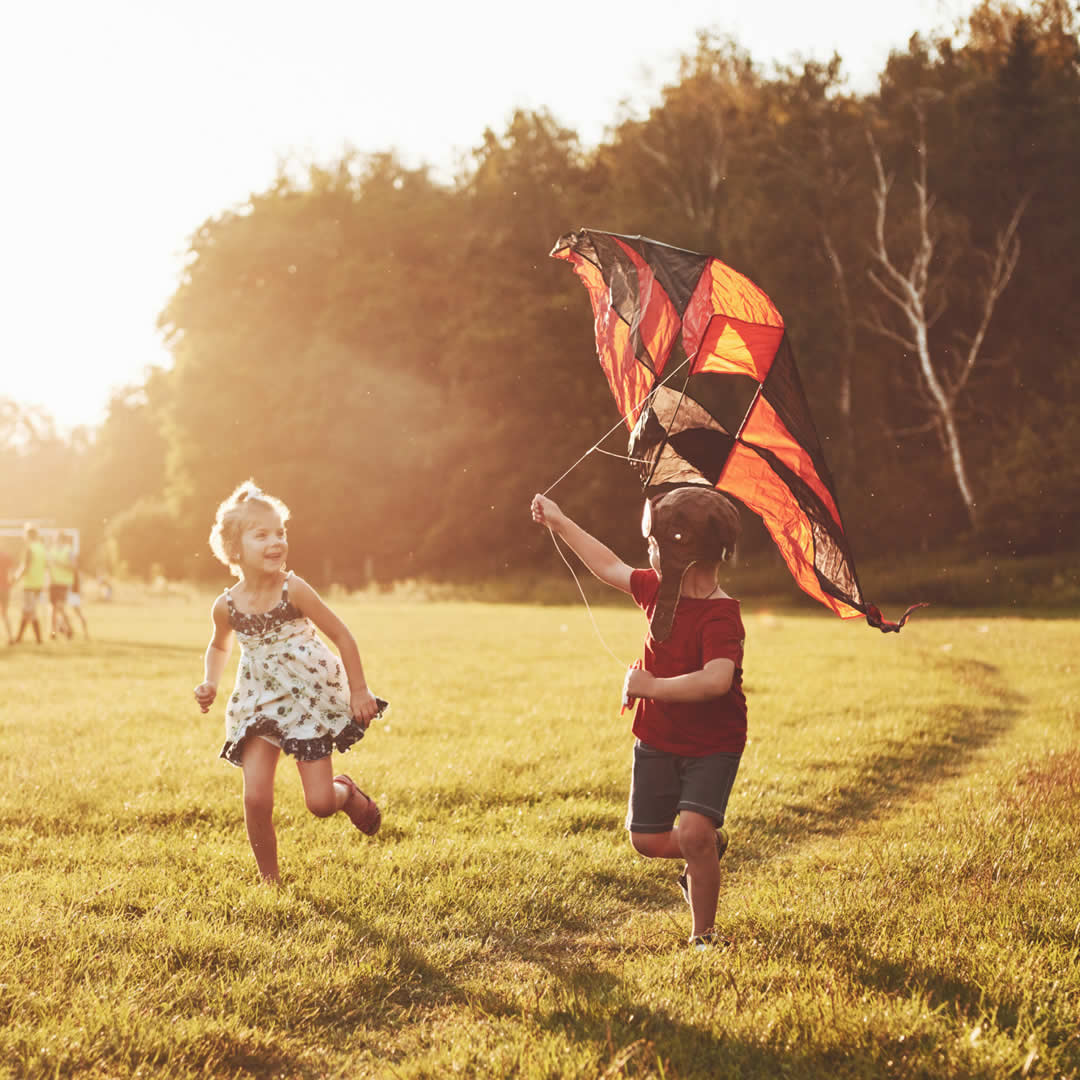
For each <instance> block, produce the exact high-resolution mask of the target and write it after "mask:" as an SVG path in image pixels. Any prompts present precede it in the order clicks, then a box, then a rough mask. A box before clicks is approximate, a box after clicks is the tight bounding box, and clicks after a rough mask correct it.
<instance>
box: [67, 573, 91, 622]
mask: <svg viewBox="0 0 1080 1080" xmlns="http://www.w3.org/2000/svg"><path fill="white" fill-rule="evenodd" d="M68 607H69V608H71V613H72V615H74V616H75V617H76V618H77V619H78V620H79V622H80V623H81V624H82V632H83V637H84V638H87V639H89V637H90V628H89V627H88V626H87V625H86V616H85V615H84V614H83V608H82V575H81V574H80V573H79V560H78V557H76V559H75V565H74V567H73V572H72V576H71V589H70V591H69V592H68Z"/></svg>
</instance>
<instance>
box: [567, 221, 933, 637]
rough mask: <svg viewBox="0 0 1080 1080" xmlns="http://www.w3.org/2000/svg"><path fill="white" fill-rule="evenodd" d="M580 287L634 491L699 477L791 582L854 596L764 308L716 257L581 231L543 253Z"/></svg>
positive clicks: (841, 603) (869, 615) (758, 295)
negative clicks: (780, 562)
mask: <svg viewBox="0 0 1080 1080" xmlns="http://www.w3.org/2000/svg"><path fill="white" fill-rule="evenodd" d="M551 255H552V257H553V258H556V259H565V260H567V262H569V263H571V264H572V265H573V267H574V270H575V271H576V272H577V274H578V276H579V277H580V278H581V280H582V282H584V284H585V287H586V288H587V289H588V290H589V297H590V299H591V300H592V307H593V314H594V315H595V317H596V348H597V353H598V354H599V358H600V364H601V366H602V367H603V369H604V373H605V374H606V375H607V379H608V383H609V384H610V385H611V392H612V393H613V394H614V395H615V401H616V404H617V405H618V407H619V412H620V414H621V415H622V417H623V419H624V420H625V421H626V425H627V427H628V428H630V432H631V434H630V450H629V456H630V458H631V460H632V461H635V462H636V463H637V465H638V468H639V469H640V471H641V475H642V483H643V485H644V488H645V493H646V495H654V494H657V493H659V492H662V491H666V490H669V489H671V488H673V487H678V486H682V485H685V484H709V485H712V486H714V487H716V488H717V489H718V490H720V491H723V492H726V493H727V494H729V495H733V496H735V498H737V499H738V500H739V501H740V502H741V503H742V504H743V505H744V506H746V507H747V508H748V509H750V510H752V511H753V512H754V513H756V514H757V515H758V516H759V517H760V518H761V519H762V521H763V522H764V523H765V527H766V528H767V529H768V530H769V534H770V535H771V536H772V538H773V540H774V541H775V543H776V546H777V547H778V548H779V549H780V553H781V555H782V556H783V558H784V561H785V562H786V563H787V565H788V568H789V569H790V570H791V573H792V575H793V576H794V578H795V580H796V582H798V584H799V586H800V587H801V588H802V589H803V590H804V591H805V592H807V593H808V594H809V595H810V596H812V597H814V599H815V600H819V601H820V602H821V603H822V604H824V605H825V606H826V607H827V608H830V609H831V610H832V611H834V612H836V614H837V615H839V616H841V617H842V618H855V617H858V616H860V615H863V616H865V617H866V621H867V622H868V623H869V624H870V625H871V626H875V627H877V628H878V629H879V630H882V631H898V630H899V629H900V627H902V626H903V625H904V623H905V622H906V621H907V618H908V616H909V615H910V614H911V612H912V611H913V610H915V608H917V607H922V606H923V605H922V604H915V605H913V606H912V607H910V608H908V610H907V611H905V612H904V614H903V616H902V617H901V619H900V621H899V622H895V623H894V622H889V621H887V620H886V619H884V618H883V617H882V615H881V612H880V611H879V610H878V608H877V607H875V606H874V605H873V604H869V603H867V602H866V601H864V600H863V598H862V591H861V589H860V588H859V580H858V578H857V577H856V574H855V562H854V560H853V558H852V555H851V549H850V548H849V546H848V542H847V537H846V536H845V534H844V526H843V523H842V522H841V520H840V511H839V510H838V509H837V505H836V497H835V495H834V494H833V485H832V479H831V477H830V475H829V470H828V468H827V467H826V465H825V459H824V456H823V455H822V452H821V444H820V442H819V440H818V435H817V431H816V430H815V428H814V423H813V420H812V419H811V417H810V410H809V407H808V406H807V402H806V397H805V395H804V393H803V389H802V383H801V382H800V380H799V373H798V371H797V370H796V367H795V359H794V357H793V355H792V352H791V346H790V345H789V344H788V340H787V334H786V332H785V330H784V320H783V319H782V318H781V316H780V312H779V311H777V310H776V306H775V305H774V304H773V302H772V301H771V300H770V299H769V297H768V296H766V295H765V293H764V292H763V291H762V290H761V289H759V288H758V287H757V285H755V284H754V283H753V282H752V281H750V279H749V278H746V277H744V276H743V275H742V274H739V273H737V272H736V271H734V270H732V269H731V267H730V266H727V265H725V264H724V263H723V262H721V261H720V260H719V259H716V258H712V257H710V256H708V255H700V254H698V253H696V252H693V251H683V250H682V249H680V248H675V247H670V246H669V245H667V244H661V243H657V242H656V241H655V240H648V239H646V238H645V237H643V236H618V235H616V234H614V233H605V232H597V231H595V230H593V229H581V230H580V231H578V232H572V233H568V234H567V235H565V236H563V237H561V238H560V239H559V240H558V242H557V243H556V244H555V247H554V248H553V249H552V251H551Z"/></svg>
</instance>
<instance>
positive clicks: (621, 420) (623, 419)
mask: <svg viewBox="0 0 1080 1080" xmlns="http://www.w3.org/2000/svg"><path fill="white" fill-rule="evenodd" d="M695 356H697V351H696V350H695V351H694V352H693V353H691V355H690V356H688V357H687V358H686V359H685V360H684V361H683V362H682V363H681V364H679V365H678V367H676V368H674V369H673V370H672V371H669V372H668V373H667V375H665V376H664V377H663V378H662V379H661V380H660V381H659V382H658V383H657V384H656V385H655V386H654V387H652V388H651V389H650V390H649V392H648V393H647V394H646V395H645V396H644V397H643V398H642V399H641V400H640V401H638V402H637V404H636V405H632V406H631V407H630V410H629V411H628V412H626V413H624V414H623V415H622V416H620V417H619V419H618V420H617V421H616V422H615V424H614V425H613V426H612V427H610V428H608V430H607V431H605V432H604V434H603V435H601V436H600V438H599V439H597V440H596V442H594V443H593V444H592V446H590V447H589V449H588V450H586V451H585V453H584V454H582V455H581V457H579V458H578V459H577V461H575V462H574V464H573V465H571V466H570V468H569V469H567V470H566V472H564V473H563V474H562V476H560V477H559V478H558V480H556V481H555V482H554V483H552V484H549V485H548V488H547V490H546V491H543V492H541V494H542V495H546V494H547V493H548V492H549V491H551V490H552V488H554V487H556V486H557V485H558V484H560V483H561V482H562V481H563V480H565V479H566V478H567V477H568V476H569V475H570V474H571V473H572V472H573V471H574V470H575V469H576V468H577V467H578V466H579V465H580V464H581V463H582V462H583V461H584V460H585V459H586V458H587V457H588V456H589V455H590V454H591V453H593V451H595V450H598V449H599V447H600V444H601V443H602V442H603V441H604V440H605V439H606V438H607V437H608V436H609V435H610V434H611V433H612V432H613V431H615V430H616V429H617V428H618V427H619V425H620V424H625V423H626V418H627V417H628V416H630V415H631V413H635V412H637V410H638V409H640V408H641V406H642V405H644V404H645V402H646V401H648V400H649V398H650V397H651V396H652V395H653V394H655V393H656V391H657V390H659V389H660V387H661V386H663V385H664V384H665V383H666V382H667V381H668V380H669V379H671V378H674V377H675V376H676V375H678V373H679V372H680V371H682V369H683V368H684V367H686V365H687V364H689V363H690V361H691V360H693V359H694V357H695ZM683 393H684V394H685V393H686V388H685V387H683ZM600 452H601V453H602V454H609V455H610V456H611V457H623V458H625V460H627V461H634V460H636V459H634V458H627V457H625V455H623V454H612V453H611V452H610V451H609V450H601V451H600ZM559 554H562V552H560V553H559ZM563 561H564V562H565V561H566V560H565V559H564V560H563ZM567 565H569V564H567Z"/></svg>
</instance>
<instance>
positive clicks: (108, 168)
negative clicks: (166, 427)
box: [0, 0, 972, 428]
mask: <svg viewBox="0 0 1080 1080" xmlns="http://www.w3.org/2000/svg"><path fill="white" fill-rule="evenodd" d="M971 7H972V4H970V3H964V4H961V3H958V2H956V0H915V2H912V3H909V4H906V5H896V4H884V3H871V4H867V3H865V2H859V0H828V2H825V3H819V4H817V5H813V6H808V5H793V4H789V3H786V2H777V0H762V2H759V3H757V4H754V5H751V6H747V5H744V4H735V3H731V2H717V0H713V2H706V0H672V2H670V3H669V4H668V5H666V6H665V7H663V8H661V7H659V6H658V5H655V4H654V3H644V2H641V0H628V2H625V3H622V4H620V5H617V6H616V5H605V6H601V5H584V4H580V3H570V2H566V0H554V2H551V3H547V4H545V5H542V6H541V7H540V8H538V9H536V10H538V11H539V12H540V13H541V17H540V19H539V20H536V19H534V17H533V16H531V15H530V16H526V15H525V14H523V11H524V9H519V8H517V7H516V6H515V5H507V4H502V3H494V2H490V0H468V2H466V3H463V4H459V5H457V6H454V7H449V6H444V5H437V6H436V5H428V4H423V3H398V4H393V5H379V6H378V7H374V6H372V5H368V4H365V3H345V2H333V0H315V2H312V3H308V4H306V5H303V6H300V5H294V4H284V3H259V4H256V3H253V2H251V0H237V2H225V3H213V4H211V3H205V2H194V3H185V4H183V5H181V4H156V3H155V4H145V3H134V2H121V0H104V2H102V3H98V4H94V5H83V4H76V3H74V2H69V3H60V4H52V5H23V6H21V7H20V8H18V9H15V10H14V11H13V12H9V13H8V15H7V22H8V25H7V28H6V29H7V34H6V39H7V44H8V49H7V50H6V53H7V55H6V56H5V58H4V64H3V65H2V70H0V88H2V90H3V95H4V99H5V102H6V108H5V131H6V134H7V138H6V140H5V149H6V151H7V155H6V156H7V163H8V164H7V170H6V175H5V178H4V195H5V198H4V200H3V235H4V240H5V245H6V249H7V258H6V259H5V260H4V271H3V292H4V296H5V305H4V307H5V316H4V319H3V320H2V321H0V355H2V356H3V379H2V381H0V396H4V397H8V398H13V399H15V400H16V401H18V402H20V403H21V404H24V405H30V406H40V407H42V408H44V409H45V410H46V411H47V412H49V413H50V414H51V415H52V416H53V417H54V418H55V420H56V421H57V423H58V424H59V425H60V427H61V428H68V427H71V426H74V425H78V424H88V425H94V424H97V423H99V422H100V421H101V419H102V418H103V416H104V412H105V408H106V405H107V401H108V397H109V394H110V392H111V391H112V390H113V389H115V388H118V387H121V386H124V385H128V384H137V383H139V382H141V381H142V377H143V372H144V371H145V369H146V367H147V366H148V365H151V364H165V363H167V362H168V355H167V353H166V352H165V351H164V349H163V348H162V346H161V343H160V340H159V338H158V336H157V334H156V331H155V320H156V317H157V314H158V312H159V311H160V310H161V308H162V307H163V306H164V304H165V303H166V301H167V299H168V297H169V296H170V294H171V293H172V292H173V290H174V289H175V287H176V284H177V281H178V275H179V272H180V269H181V266H182V263H183V254H184V251H185V249H186V246H187V240H188V237H189V235H190V234H191V233H192V232H193V231H194V229H195V228H197V227H198V225H199V224H200V223H201V222H202V221H203V220H205V219H206V218H207V217H210V216H214V215H217V214H219V213H221V212H222V211H224V210H226V209H228V208H230V207H234V206H236V205H238V204H241V203H243V202H244V201H245V199H246V198H247V196H248V195H249V193H251V192H252V191H259V190H262V189H264V188H266V187H267V186H268V185H269V184H270V183H271V182H272V180H273V178H274V175H275V172H276V171H277V169H278V167H279V165H280V163H281V162H282V161H283V160H286V159H289V158H295V159H298V160H300V161H308V160H315V161H321V162H325V161H331V160H333V159H334V158H335V157H336V156H338V155H340V154H341V153H342V151H344V150H345V149H346V148H349V147H352V148H355V149H357V150H359V151H362V152H369V151H378V150H387V149H391V148H394V149H397V150H398V151H399V152H400V153H401V154H402V156H403V157H404V158H405V160H406V161H407V162H409V163H410V164H420V163H429V164H431V165H432V166H433V167H434V168H435V169H436V170H437V172H438V173H439V175H445V176H446V177H447V178H450V177H452V176H453V175H454V174H455V172H456V170H457V169H458V168H459V167H460V165H461V164H462V162H463V161H464V159H465V157H466V155H467V154H468V151H469V150H470V148H471V147H473V146H475V145H477V144H478V143H479V141H480V139H481V137H482V135H483V132H484V129H485V128H487V127H490V128H492V129H493V130H495V131H496V132H497V133H498V132H501V131H502V130H503V129H504V127H505V125H506V123H507V121H508V120H509V117H510V115H511V112H512V110H513V109H514V108H515V107H524V108H541V107H547V108H550V110H551V111H552V113H553V114H554V116H555V117H556V119H557V120H559V121H560V122H561V123H563V124H564V125H566V126H567V127H570V128H572V129H574V130H575V131H577V132H578V134H579V135H580V136H581V138H582V141H583V143H584V144H585V145H586V146H590V145H595V144H596V143H597V142H598V141H600V140H602V139H603V137H604V135H605V131H606V129H607V128H608V127H609V126H610V125H612V124H613V123H614V122H616V120H617V119H618V117H619V115H620V110H621V109H624V108H627V107H629V108H635V109H637V110H641V109H644V108H647V107H648V106H649V104H650V103H651V102H652V101H653V100H654V99H655V97H656V93H657V91H658V88H659V87H660V86H662V85H663V84H664V83H665V82H667V81H669V80H670V79H671V78H672V77H673V76H674V73H675V68H676V64H677V60H678V57H679V55H680V54H681V53H685V52H689V51H692V49H693V48H694V44H695V34H696V32H697V31H698V30H700V29H703V28H711V29H715V30H717V31H719V32H721V33H727V34H730V35H731V36H733V37H734V38H735V39H736V40H737V41H738V42H739V43H740V44H741V45H742V46H743V47H744V48H746V49H747V50H749V52H750V53H751V55H752V56H753V57H754V59H755V61H757V62H758V63H759V64H761V65H763V66H768V65H770V64H772V63H774V62H791V61H794V60H796V59H797V58H798V57H805V58H816V59H827V58H828V57H829V56H830V55H831V53H832V52H833V50H836V51H837V52H839V53H840V55H841V56H842V58H843V60H844V68H845V71H846V72H847V73H848V76H849V80H850V85H851V86H852V87H853V88H854V89H856V90H860V91H866V90H870V89H872V88H873V85H874V82H875V79H876V76H877V74H878V73H879V72H880V70H881V68H882V66H883V65H884V62H885V60H886V57H887V55H888V52H889V50H890V49H891V48H903V47H904V46H905V45H906V42H907V40H908V38H909V37H910V35H911V34H912V33H913V32H915V31H916V30H919V31H922V32H927V31H931V30H934V29H951V28H953V27H954V26H955V24H956V21H957V19H958V18H959V17H961V16H962V15H964V14H966V13H967V12H968V11H970V10H971ZM567 224H568V225H576V224H580V223H578V222H568V223H567Z"/></svg>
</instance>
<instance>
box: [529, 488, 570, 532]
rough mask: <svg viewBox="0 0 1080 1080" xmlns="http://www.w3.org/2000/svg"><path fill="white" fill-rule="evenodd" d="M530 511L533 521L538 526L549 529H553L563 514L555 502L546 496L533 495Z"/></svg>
mask: <svg viewBox="0 0 1080 1080" xmlns="http://www.w3.org/2000/svg"><path fill="white" fill-rule="evenodd" d="M531 509H532V519H533V521H535V522H536V523H537V524H538V525H546V526H547V527H548V528H549V529H554V528H555V527H556V526H557V525H558V524H559V522H560V521H561V520H562V517H563V512H562V511H561V510H560V509H559V506H558V504H557V503H556V502H555V500H554V499H549V498H548V497H547V496H546V495H534V496H533V501H532V507H531Z"/></svg>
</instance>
